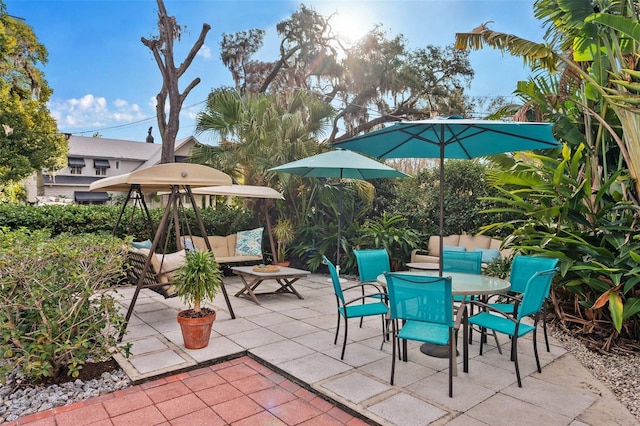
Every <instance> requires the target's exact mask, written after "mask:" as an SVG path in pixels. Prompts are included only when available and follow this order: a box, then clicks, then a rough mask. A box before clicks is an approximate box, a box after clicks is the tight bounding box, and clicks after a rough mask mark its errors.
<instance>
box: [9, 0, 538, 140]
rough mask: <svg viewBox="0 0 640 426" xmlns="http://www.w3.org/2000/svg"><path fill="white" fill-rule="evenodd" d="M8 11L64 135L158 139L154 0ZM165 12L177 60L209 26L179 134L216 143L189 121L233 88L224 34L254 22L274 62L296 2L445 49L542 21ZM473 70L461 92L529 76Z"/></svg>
mask: <svg viewBox="0 0 640 426" xmlns="http://www.w3.org/2000/svg"><path fill="white" fill-rule="evenodd" d="M4 2H5V5H6V8H7V13H9V14H10V15H12V16H15V17H19V18H22V19H24V20H25V22H26V23H27V24H28V25H30V26H31V27H32V28H33V30H34V32H35V34H36V36H37V38H38V40H39V42H40V43H42V44H44V46H45V47H46V48H47V51H48V53H49V57H48V62H47V63H46V64H45V65H44V66H42V67H41V68H42V69H43V71H44V74H45V78H46V80H47V82H48V84H49V86H50V87H51V89H53V94H52V96H51V100H50V103H49V110H50V112H51V114H52V115H53V117H54V118H55V119H56V120H57V123H58V129H59V131H60V132H62V133H71V134H74V135H78V136H93V135H94V134H95V133H99V134H100V135H101V136H102V137H105V138H113V139H125V140H133V141H144V140H145V138H146V136H147V131H148V129H149V127H153V130H152V135H153V136H154V139H155V142H156V143H160V142H161V141H160V135H159V133H158V130H157V120H156V113H155V106H154V105H155V96H156V95H157V93H158V91H159V90H160V88H161V85H162V78H161V76H160V71H159V69H158V66H157V64H156V62H155V60H154V58H153V56H152V54H151V51H150V50H149V49H148V48H147V47H146V46H144V45H143V44H142V42H141V41H140V38H141V37H145V38H149V37H151V36H154V35H156V34H157V11H158V6H157V3H156V1H155V0H107V1H105V0H4ZM164 3H165V7H166V9H167V13H168V14H169V15H171V16H175V17H176V20H177V22H178V24H180V25H182V26H186V32H185V33H184V34H183V36H182V38H181V40H180V41H179V42H178V41H176V44H175V46H174V48H175V56H174V57H175V62H176V64H180V63H182V61H183V60H184V58H185V57H186V55H187V52H188V51H189V49H191V46H192V45H193V44H194V42H195V41H196V40H197V38H198V36H199V34H200V31H201V29H202V25H203V24H204V23H207V24H209V25H210V26H211V30H210V31H209V33H208V35H207V37H206V40H205V44H204V46H203V47H202V48H201V49H200V52H199V53H198V55H197V56H196V58H195V59H194V61H193V63H192V64H191V66H190V67H189V69H188V71H187V72H186V73H185V74H184V75H183V76H182V78H181V79H180V90H181V91H182V90H183V89H184V88H185V87H186V85H187V84H188V83H190V82H191V81H192V80H193V79H194V78H196V77H200V79H201V82H200V84H199V85H198V86H196V87H195V88H194V89H193V90H192V91H191V92H190V94H189V96H188V97H187V98H186V100H185V102H184V106H183V109H182V113H181V119H180V131H179V133H178V138H185V137H188V136H191V135H195V136H196V138H197V139H198V140H199V141H200V142H203V143H215V139H214V138H213V136H212V135H207V134H196V133H195V118H196V115H197V114H198V112H199V111H201V110H202V108H203V106H204V101H205V100H206V97H207V95H208V94H209V93H210V92H211V90H212V89H215V88H218V87H222V86H232V85H233V81H232V79H231V75H230V73H229V71H228V70H227V69H226V68H225V67H224V66H223V65H222V62H221V60H220V41H221V40H222V34H224V33H235V32H238V31H244V30H249V29H252V28H260V29H264V30H265V31H266V37H265V43H264V46H263V48H262V49H261V50H260V51H259V52H258V54H257V58H258V59H262V60H273V59H274V58H275V54H276V53H277V46H278V43H279V40H278V37H277V33H276V29H275V28H276V24H277V23H278V22H280V21H282V20H284V19H287V18H289V17H290V16H291V14H292V13H293V12H294V11H295V10H296V9H298V8H299V6H300V4H301V3H304V4H305V5H306V6H311V7H313V8H314V9H316V10H317V11H318V12H320V13H321V14H323V15H325V16H328V15H330V14H332V13H335V14H336V15H335V19H334V20H332V22H333V21H335V25H334V27H335V28H336V30H337V31H338V32H339V33H342V34H343V35H344V36H347V37H351V38H357V37H359V36H361V35H363V34H364V33H365V32H366V31H367V30H368V29H370V28H372V27H373V25H374V24H377V23H379V24H382V26H383V28H384V29H386V30H387V31H388V33H389V35H390V36H395V35H399V34H402V35H403V36H404V37H405V39H406V40H407V42H408V45H409V46H410V47H411V48H418V47H424V46H427V45H435V46H441V47H444V46H448V45H451V44H453V43H454V42H455V33H456V32H469V31H471V30H472V29H473V28H475V27H477V26H478V25H480V24H482V23H485V22H487V21H493V22H492V23H489V24H488V26H489V28H491V29H492V30H494V31H499V32H504V33H510V34H515V35H517V36H519V37H522V38H526V39H529V40H534V41H543V40H542V36H543V34H544V30H543V28H542V26H541V22H540V21H538V20H536V19H535V18H534V16H533V0H393V1H392V0H342V1H336V0H310V1H309V0H307V1H301V0H294V1H285V0H179V1H176V0H165V2H164ZM470 62H471V66H472V68H473V69H474V71H475V77H474V79H473V81H472V84H471V88H470V90H468V94H469V95H471V96H483V97H495V96H506V97H509V96H512V93H513V91H514V89H515V87H516V83H517V81H519V80H526V79H527V78H528V77H529V75H530V74H531V72H530V70H529V69H528V68H526V67H524V65H523V62H522V59H520V58H515V57H510V56H508V55H506V56H505V55H503V54H502V53H501V52H499V51H496V50H493V49H491V48H485V49H483V50H481V51H476V52H471V54H470Z"/></svg>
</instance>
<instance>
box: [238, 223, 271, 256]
mask: <svg viewBox="0 0 640 426" xmlns="http://www.w3.org/2000/svg"><path fill="white" fill-rule="evenodd" d="M263 230H264V228H256V229H252V230H250V231H240V232H238V234H237V237H236V251H235V255H236V256H262V231H263Z"/></svg>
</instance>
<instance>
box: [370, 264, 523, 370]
mask: <svg viewBox="0 0 640 426" xmlns="http://www.w3.org/2000/svg"><path fill="white" fill-rule="evenodd" d="M397 273H398V274H408V275H420V276H428V277H437V276H438V273H439V272H438V271H437V270H433V271H425V270H421V271H415V270H414V271H401V272H397ZM442 275H443V276H445V277H451V293H452V294H453V295H454V296H479V297H480V298H482V297H483V296H488V295H491V294H502V293H507V292H508V291H509V289H510V288H511V284H510V283H509V281H506V280H503V279H501V278H496V277H490V276H488V275H480V274H465V273H461V272H444V273H443V274H442ZM376 280H377V282H378V283H379V284H381V285H383V286H385V287H386V285H387V280H386V278H385V276H384V274H381V275H378V277H377V279H376ZM420 351H421V352H422V353H424V354H427V355H430V356H434V357H438V358H446V357H448V356H449V355H448V353H447V348H446V347H443V346H439V345H432V344H429V343H424V344H422V345H421V346H420ZM405 354H406V351H405Z"/></svg>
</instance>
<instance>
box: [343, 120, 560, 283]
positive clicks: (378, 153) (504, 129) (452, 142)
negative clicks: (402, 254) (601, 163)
mask: <svg viewBox="0 0 640 426" xmlns="http://www.w3.org/2000/svg"><path fill="white" fill-rule="evenodd" d="M551 127H552V124H550V123H521V122H512V121H489V120H467V119H460V118H439V119H430V120H421V121H405V122H400V123H395V124H393V125H391V126H389V127H386V128H384V129H380V130H375V131H373V132H369V133H366V134H364V135H360V136H356V137H353V138H350V139H347V140H344V141H341V142H336V143H334V144H332V145H333V146H335V147H340V148H349V149H352V150H354V151H358V152H362V153H365V154H368V155H371V156H372V157H375V158H379V159H381V158H439V159H440V223H439V225H440V254H441V255H440V266H439V271H440V275H442V247H443V243H442V239H443V237H444V235H443V233H444V185H443V183H444V159H445V158H466V159H471V158H476V157H484V156H487V155H494V154H499V153H503V152H513V151H525V150H533V149H547V148H557V147H560V146H561V145H560V144H559V143H558V141H556V140H555V138H554V137H553V134H552V133H551Z"/></svg>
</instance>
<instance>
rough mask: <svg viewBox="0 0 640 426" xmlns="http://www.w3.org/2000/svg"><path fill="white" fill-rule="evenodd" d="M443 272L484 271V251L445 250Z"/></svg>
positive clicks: (473, 272) (477, 272) (475, 272)
mask: <svg viewBox="0 0 640 426" xmlns="http://www.w3.org/2000/svg"><path fill="white" fill-rule="evenodd" d="M442 271H443V272H463V273H466V274H480V273H482V252H480V251H444V252H443V253H442Z"/></svg>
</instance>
